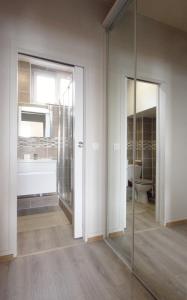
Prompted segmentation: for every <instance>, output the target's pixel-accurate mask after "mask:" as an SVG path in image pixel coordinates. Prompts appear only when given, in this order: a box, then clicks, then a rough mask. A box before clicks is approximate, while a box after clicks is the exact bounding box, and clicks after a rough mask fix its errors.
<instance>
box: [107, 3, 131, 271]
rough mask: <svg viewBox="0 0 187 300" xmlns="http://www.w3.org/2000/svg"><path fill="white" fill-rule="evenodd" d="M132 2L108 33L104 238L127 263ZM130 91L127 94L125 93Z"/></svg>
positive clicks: (129, 206)
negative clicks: (105, 223)
mask: <svg viewBox="0 0 187 300" xmlns="http://www.w3.org/2000/svg"><path fill="white" fill-rule="evenodd" d="M134 17H135V2H134V1H128V3H127V4H126V5H125V6H124V8H123V10H122V11H121V14H120V15H119V16H118V18H117V20H116V21H115V23H114V24H113V26H112V28H111V29H110V30H109V33H108V203H107V242H108V243H109V244H110V246H111V247H112V248H113V249H114V250H115V251H116V252H117V253H118V255H120V256H121V258H122V259H124V260H125V262H126V263H127V264H129V266H131V263H132V261H131V259H132V224H133V221H132V218H133V214H132V213H133V210H132V183H133V167H132V166H133V110H134V105H133V104H134V98H133V97H134V81H133V80H131V81H129V78H134V70H135V66H134V65H135V59H134V58H135V55H134V54H135V45H134V38H135V37H134V33H135V22H134V21H135V19H134ZM129 95H131V96H132V97H131V96H129Z"/></svg>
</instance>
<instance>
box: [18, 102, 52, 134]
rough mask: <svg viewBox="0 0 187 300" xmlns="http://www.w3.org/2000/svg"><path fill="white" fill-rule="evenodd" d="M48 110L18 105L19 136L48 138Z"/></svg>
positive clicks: (34, 106)
mask: <svg viewBox="0 0 187 300" xmlns="http://www.w3.org/2000/svg"><path fill="white" fill-rule="evenodd" d="M50 119H51V118H50V110H49V109H48V108H46V107H39V106H36V105H27V106H26V105H25V106H21V105H19V119H18V122H19V136H20V137H27V138H28V137H50Z"/></svg>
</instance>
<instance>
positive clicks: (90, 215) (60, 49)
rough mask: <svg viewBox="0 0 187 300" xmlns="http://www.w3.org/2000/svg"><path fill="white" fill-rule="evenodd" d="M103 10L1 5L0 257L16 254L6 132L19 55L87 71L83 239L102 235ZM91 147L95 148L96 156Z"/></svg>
mask: <svg viewBox="0 0 187 300" xmlns="http://www.w3.org/2000/svg"><path fill="white" fill-rule="evenodd" d="M107 10H108V7H106V4H104V2H102V1H99V0H98V1H97V0H94V1H93V0H79V1H74V0H66V1H65V0H63V1H58V0H54V1H44V0H33V1H28V0H18V1H15V2H12V1H4V2H3V3H2V2H1V10H0V45H1V46H0V47H1V48H0V66H1V72H0V101H1V102H0V103H1V109H0V136H1V147H0V228H1V230H0V255H3V254H9V253H13V252H14V253H15V241H16V239H15V238H16V236H15V233H16V215H15V213H16V190H15V184H16V182H15V174H16V168H15V162H16V151H17V149H13V145H14V144H13V142H15V140H16V137H15V136H16V129H15V128H12V129H11V128H10V119H11V122H12V121H14V122H15V121H16V120H15V111H14V109H15V108H16V107H15V105H14V103H15V101H16V99H13V98H12V95H13V93H14V92H15V89H16V82H15V78H16V69H15V66H16V65H15V62H16V51H17V49H19V50H21V51H23V52H26V53H31V54H35V55H38V56H41V57H47V58H51V59H54V60H57V61H62V62H66V63H72V64H75V65H80V66H83V67H84V68H85V101H86V103H85V121H86V122H85V131H86V141H85V142H86V151H85V152H86V167H85V178H86V186H85V202H86V203H85V211H86V218H85V230H86V238H87V237H89V236H93V235H99V234H102V233H103V232H104V201H105V169H104V149H105V142H104V141H105V110H104V108H105V101H104V96H105V95H104V39H105V33H104V30H103V28H102V26H101V22H102V20H103V19H104V16H105V15H106V13H107ZM13 118H14V120H13ZM11 124H12V123H11ZM11 135H13V136H11ZM93 143H97V144H98V145H99V148H98V149H97V150H94V148H93ZM96 148H97V147H96ZM10 153H12V156H10ZM10 180H11V181H10Z"/></svg>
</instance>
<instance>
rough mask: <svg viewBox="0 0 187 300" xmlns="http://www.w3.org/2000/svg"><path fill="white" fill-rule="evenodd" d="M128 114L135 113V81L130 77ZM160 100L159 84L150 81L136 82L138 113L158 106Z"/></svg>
mask: <svg viewBox="0 0 187 300" xmlns="http://www.w3.org/2000/svg"><path fill="white" fill-rule="evenodd" d="M127 84H128V86H127V89H128V95H127V103H128V112H127V115H128V116H132V115H133V114H134V81H133V80H131V79H128V82H127ZM157 100H158V86H157V85H155V84H153V83H150V82H143V81H137V82H136V113H139V112H142V111H144V110H147V109H150V108H153V107H156V105H157Z"/></svg>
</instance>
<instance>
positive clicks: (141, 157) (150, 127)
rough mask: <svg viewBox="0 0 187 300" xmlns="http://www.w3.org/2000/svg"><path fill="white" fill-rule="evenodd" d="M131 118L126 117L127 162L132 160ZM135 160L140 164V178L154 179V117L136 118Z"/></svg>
mask: <svg viewBox="0 0 187 300" xmlns="http://www.w3.org/2000/svg"><path fill="white" fill-rule="evenodd" d="M132 150H133V118H131V117H129V118H128V149H127V157H128V163H129V164H131V163H132V162H133V151H132ZM136 160H137V163H138V164H141V165H142V178H144V179H152V180H153V181H155V176H156V118H147V117H140V118H137V119H136Z"/></svg>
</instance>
